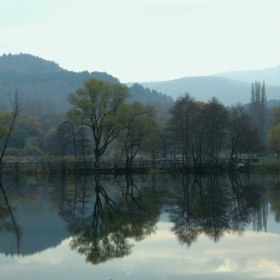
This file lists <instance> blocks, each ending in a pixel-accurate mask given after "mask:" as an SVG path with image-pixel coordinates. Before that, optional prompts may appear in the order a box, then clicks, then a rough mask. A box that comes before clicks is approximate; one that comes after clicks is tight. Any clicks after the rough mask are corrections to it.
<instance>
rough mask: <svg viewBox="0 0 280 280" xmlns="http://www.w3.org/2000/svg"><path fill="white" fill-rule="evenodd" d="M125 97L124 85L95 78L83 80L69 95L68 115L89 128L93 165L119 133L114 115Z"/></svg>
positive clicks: (126, 91)
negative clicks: (81, 84)
mask: <svg viewBox="0 0 280 280" xmlns="http://www.w3.org/2000/svg"><path fill="white" fill-rule="evenodd" d="M127 97H128V88H127V87H126V86H125V85H120V84H110V83H107V82H104V81H100V80H96V79H90V80H88V81H85V82H84V88H80V89H78V90H77V91H76V92H75V93H71V94H70V95H69V102H70V103H71V104H72V105H73V106H74V108H73V109H71V110H70V111H69V112H68V116H70V119H72V118H78V119H80V120H81V122H82V125H85V126H88V127H89V128H90V129H91V131H92V135H93V140H94V144H95V145H94V155H95V160H96V163H98V162H99V159H100V157H101V156H102V155H103V154H104V152H105V151H106V149H107V147H108V145H109V144H110V143H112V142H113V141H114V140H115V139H116V137H117V136H118V134H119V123H118V121H117V120H116V115H117V113H118V111H119V109H120V107H121V105H122V104H123V103H124V101H125V99H126V98H127Z"/></svg>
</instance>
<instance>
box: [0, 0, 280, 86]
mask: <svg viewBox="0 0 280 280" xmlns="http://www.w3.org/2000/svg"><path fill="white" fill-rule="evenodd" d="M0 4H1V5H0V19H1V20H0V55H2V54H3V53H6V54H7V53H12V54H16V53H20V52H22V53H29V54H32V55H36V56H39V57H42V58H44V59H47V60H52V61H55V62H57V63H58V64H59V65H60V66H61V67H63V68H65V69H68V70H73V71H83V70H88V71H105V72H107V73H109V74H111V75H113V76H115V77H117V78H119V79H120V81H121V82H129V81H151V80H170V79H175V78H180V77H185V76H198V75H208V74H214V73H217V72H224V71H231V70H249V69H259V68H266V67H271V66H276V65H279V64H280V36H279V32H280V31H279V28H280V1H279V0H254V1H251V0H242V1H241V0H240V1H239V0H208V1H207V0H79V1H78V0H0Z"/></svg>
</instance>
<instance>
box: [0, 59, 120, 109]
mask: <svg viewBox="0 0 280 280" xmlns="http://www.w3.org/2000/svg"><path fill="white" fill-rule="evenodd" d="M90 78H97V79H100V80H104V81H107V82H110V83H119V80H118V79H117V78H115V77H113V76H111V75H109V74H107V73H102V72H91V73H89V72H87V71H84V72H80V73H76V72H71V71H68V70H65V69H63V68H61V67H60V66H59V65H58V64H56V63H55V62H52V61H47V60H44V59H42V58H39V57H35V56H32V55H30V54H18V55H11V54H9V55H5V54H4V55H3V56H1V57H0V104H1V107H6V106H7V105H8V102H9V92H10V91H11V92H13V91H14V89H15V88H17V89H18V91H19V94H20V96H21V99H22V100H24V101H25V102H26V101H28V100H36V101H45V102H48V103H49V104H50V103H51V104H53V105H54V106H57V107H58V106H59V109H60V110H64V109H66V108H67V107H68V106H69V104H68V101H67V96H68V94H69V93H70V92H73V91H75V90H76V89H77V88H79V87H82V86H83V81H85V80H88V79H90Z"/></svg>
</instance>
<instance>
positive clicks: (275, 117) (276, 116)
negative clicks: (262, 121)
mask: <svg viewBox="0 0 280 280" xmlns="http://www.w3.org/2000/svg"><path fill="white" fill-rule="evenodd" d="M271 121H272V124H273V125H277V124H279V123H280V107H274V108H273V112H272V120H271Z"/></svg>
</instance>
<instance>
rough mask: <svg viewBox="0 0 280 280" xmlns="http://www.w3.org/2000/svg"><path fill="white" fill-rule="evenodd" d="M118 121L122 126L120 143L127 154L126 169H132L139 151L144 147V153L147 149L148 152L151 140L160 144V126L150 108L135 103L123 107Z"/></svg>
mask: <svg viewBox="0 0 280 280" xmlns="http://www.w3.org/2000/svg"><path fill="white" fill-rule="evenodd" d="M118 120H119V124H120V126H121V133H119V138H118V141H119V143H121V146H122V149H123V150H124V152H125V156H126V168H132V164H133V159H134V158H135V156H136V155H137V153H138V152H139V149H140V148H141V147H142V148H143V151H145V149H146V151H148V148H147V142H148V141H149V140H153V141H155V142H158V141H157V139H156V137H157V135H158V134H157V131H158V130H157V128H158V126H157V123H156V121H155V118H154V112H153V110H152V108H150V107H149V106H144V105H142V104H141V103H139V102H134V103H132V104H126V105H123V106H122V110H121V113H120V114H119V116H118ZM143 144H144V145H143ZM149 144H151V143H149ZM151 147H152V146H151Z"/></svg>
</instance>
